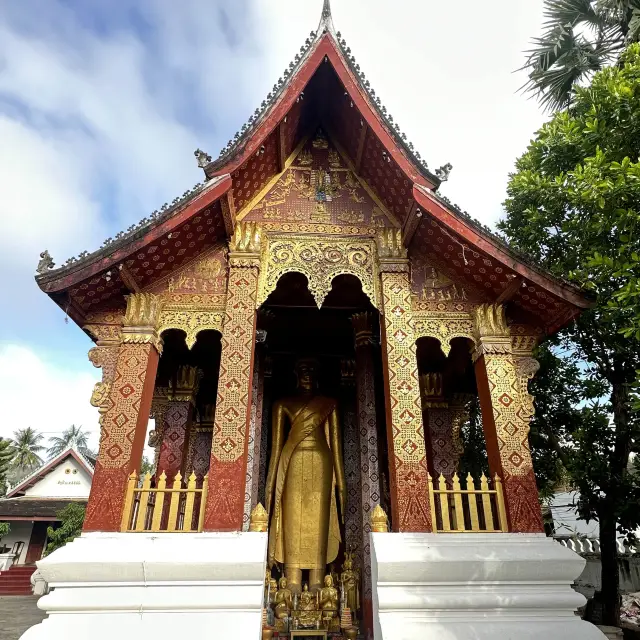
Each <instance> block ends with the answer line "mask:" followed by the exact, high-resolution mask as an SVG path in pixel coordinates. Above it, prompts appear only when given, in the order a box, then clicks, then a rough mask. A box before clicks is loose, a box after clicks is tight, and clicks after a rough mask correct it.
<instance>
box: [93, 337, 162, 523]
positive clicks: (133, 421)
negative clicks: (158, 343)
mask: <svg viewBox="0 0 640 640" xmlns="http://www.w3.org/2000/svg"><path fill="white" fill-rule="evenodd" d="M157 368H158V352H157V351H156V349H155V347H154V346H153V345H151V344H149V343H146V344H130V343H127V344H122V345H120V351H119V353H118V360H117V363H116V373H115V377H114V380H113V383H112V384H111V389H110V393H109V399H108V407H107V410H106V413H105V415H104V419H103V423H102V434H101V437H100V451H99V454H98V460H97V462H96V467H95V473H94V476H93V483H92V485H91V494H90V496H89V502H88V504H87V515H86V517H85V521H84V530H85V531H119V530H120V524H121V520H122V509H123V504H124V496H125V491H126V486H127V479H128V476H129V474H130V473H131V472H132V471H135V470H136V469H137V467H139V464H140V460H141V458H142V450H143V448H144V441H145V437H146V431H147V423H148V420H149V413H150V411H151V402H152V399H153V390H154V385H155V378H156V371H157Z"/></svg>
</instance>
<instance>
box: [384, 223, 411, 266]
mask: <svg viewBox="0 0 640 640" xmlns="http://www.w3.org/2000/svg"><path fill="white" fill-rule="evenodd" d="M377 239H378V256H379V257H380V259H381V260H385V259H388V258H393V259H397V258H400V259H406V257H407V249H406V248H405V246H404V245H403V244H402V231H400V229H390V228H387V229H381V230H380V231H379V232H378V238H377Z"/></svg>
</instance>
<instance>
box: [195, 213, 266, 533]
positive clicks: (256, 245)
mask: <svg viewBox="0 0 640 640" xmlns="http://www.w3.org/2000/svg"><path fill="white" fill-rule="evenodd" d="M260 244H261V232H260V228H259V227H258V226H257V225H256V224H255V223H251V222H248V223H239V224H238V226H237V228H236V231H235V234H234V236H233V238H232V239H231V241H230V247H229V248H230V252H229V291H228V294H227V302H226V309H225V320H224V327H223V331H222V355H221V364H220V381H219V383H218V401H217V403H216V417H215V426H214V431H213V444H212V449H211V466H210V471H209V494H208V496H209V497H208V500H207V507H206V514H205V529H206V530H207V531H240V530H241V529H242V518H243V514H244V495H245V485H246V471H247V437H246V435H247V433H248V430H249V424H250V420H251V394H252V384H253V353H254V343H255V328H256V311H255V308H256V297H257V291H258V276H259V274H260Z"/></svg>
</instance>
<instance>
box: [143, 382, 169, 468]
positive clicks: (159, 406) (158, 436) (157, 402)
mask: <svg viewBox="0 0 640 640" xmlns="http://www.w3.org/2000/svg"><path fill="white" fill-rule="evenodd" d="M168 404H169V387H156V388H155V391H154V392H153V400H152V401H151V414H150V416H149V417H151V418H153V421H154V423H155V427H154V429H153V431H150V432H149V441H148V442H147V444H148V445H149V446H150V447H152V448H153V465H152V468H153V473H154V474H156V473H158V461H159V460H160V448H161V447H162V439H163V437H164V426H165V423H164V415H165V413H166V411H167V405H168Z"/></svg>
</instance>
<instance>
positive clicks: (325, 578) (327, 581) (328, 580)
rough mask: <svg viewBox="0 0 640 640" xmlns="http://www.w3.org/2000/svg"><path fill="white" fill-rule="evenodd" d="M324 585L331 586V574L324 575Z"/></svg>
mask: <svg viewBox="0 0 640 640" xmlns="http://www.w3.org/2000/svg"><path fill="white" fill-rule="evenodd" d="M324 586H325V587H333V578H332V577H331V576H325V577H324Z"/></svg>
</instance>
